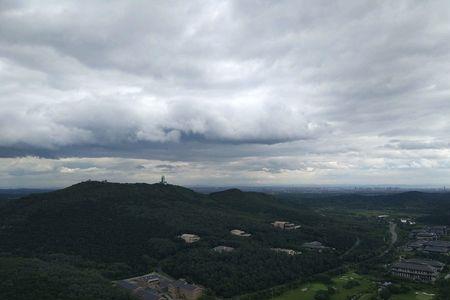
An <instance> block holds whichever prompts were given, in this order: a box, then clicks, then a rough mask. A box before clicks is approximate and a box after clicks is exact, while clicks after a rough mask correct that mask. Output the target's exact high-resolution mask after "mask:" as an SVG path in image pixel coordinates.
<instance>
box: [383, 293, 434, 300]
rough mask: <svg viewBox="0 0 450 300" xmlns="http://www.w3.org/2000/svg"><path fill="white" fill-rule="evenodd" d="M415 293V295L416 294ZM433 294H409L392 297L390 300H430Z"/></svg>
mask: <svg viewBox="0 0 450 300" xmlns="http://www.w3.org/2000/svg"><path fill="white" fill-rule="evenodd" d="M416 293H417V294H416ZM431 299H433V294H426V293H423V292H410V293H408V294H403V295H392V297H391V298H390V300H431Z"/></svg>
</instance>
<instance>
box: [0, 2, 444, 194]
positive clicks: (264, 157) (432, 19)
mask: <svg viewBox="0 0 450 300" xmlns="http://www.w3.org/2000/svg"><path fill="white" fill-rule="evenodd" d="M449 70H450V2H449V1H376V2H375V1H348V0H346V1H335V2H330V1H296V2H292V1H171V2H166V1H151V2H143V1H142V2H141V1H85V2H80V1H8V0H7V1H1V3H0V188H10V187H11V188H15V187H20V188H26V187H31V188H56V187H64V186H69V185H71V184H74V183H77V182H80V181H85V180H87V179H92V180H108V181H113V182H147V183H153V182H158V181H159V179H160V177H161V175H166V177H167V180H168V181H169V183H174V184H179V185H184V186H195V185H203V186H266V185H273V186H300V185H303V186H308V185H331V186H333V185H335V186H342V185H348V186H361V185H390V186H402V185H406V186H420V187H426V186H430V187H437V186H442V187H443V186H446V185H448V186H450V73H449Z"/></svg>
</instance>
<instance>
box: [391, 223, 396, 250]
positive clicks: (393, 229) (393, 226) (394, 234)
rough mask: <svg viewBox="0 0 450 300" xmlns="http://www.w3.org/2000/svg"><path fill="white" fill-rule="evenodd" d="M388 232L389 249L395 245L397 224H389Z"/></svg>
mask: <svg viewBox="0 0 450 300" xmlns="http://www.w3.org/2000/svg"><path fill="white" fill-rule="evenodd" d="M389 232H390V233H391V247H392V246H394V244H395V243H397V239H398V234H397V224H396V223H394V222H389Z"/></svg>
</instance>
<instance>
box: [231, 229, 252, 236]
mask: <svg viewBox="0 0 450 300" xmlns="http://www.w3.org/2000/svg"><path fill="white" fill-rule="evenodd" d="M230 233H231V234H232V235H236V236H242V237H250V236H251V234H250V233H247V232H245V231H243V230H240V229H233V230H231V231H230Z"/></svg>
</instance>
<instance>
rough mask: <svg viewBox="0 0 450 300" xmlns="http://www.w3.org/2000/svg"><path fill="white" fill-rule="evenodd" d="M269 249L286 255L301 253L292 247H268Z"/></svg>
mask: <svg viewBox="0 0 450 300" xmlns="http://www.w3.org/2000/svg"><path fill="white" fill-rule="evenodd" d="M270 250H273V251H275V252H279V253H284V254H287V255H298V254H302V253H301V252H300V251H295V250H292V249H283V248H270Z"/></svg>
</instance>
